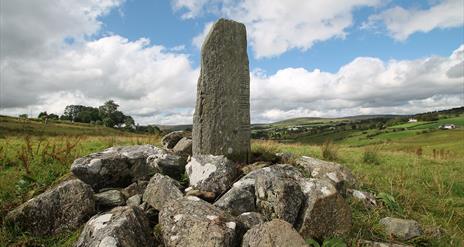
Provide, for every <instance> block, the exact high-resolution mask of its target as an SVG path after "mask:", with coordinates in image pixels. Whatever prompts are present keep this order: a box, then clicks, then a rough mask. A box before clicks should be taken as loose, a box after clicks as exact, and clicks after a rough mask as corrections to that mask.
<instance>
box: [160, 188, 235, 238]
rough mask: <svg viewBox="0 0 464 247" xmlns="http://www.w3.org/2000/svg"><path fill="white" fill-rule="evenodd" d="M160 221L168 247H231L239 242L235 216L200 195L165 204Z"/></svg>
mask: <svg viewBox="0 0 464 247" xmlns="http://www.w3.org/2000/svg"><path fill="white" fill-rule="evenodd" d="M159 220H160V224H161V231H162V235H163V240H164V244H165V245H166V247H174V246H186V247H187V246H189V247H190V246H191V247H202V246H207V247H208V246H225V247H229V246H235V245H236V242H237V233H236V230H237V229H236V228H237V225H236V222H235V220H234V218H233V217H232V216H231V215H229V214H227V213H226V212H224V211H222V210H220V209H219V208H217V207H215V206H213V205H211V204H209V203H207V202H205V201H203V200H201V199H200V198H198V197H193V196H189V197H184V198H181V199H178V200H175V201H170V202H168V203H166V204H165V205H164V207H163V208H162V209H161V211H160V215H159Z"/></svg>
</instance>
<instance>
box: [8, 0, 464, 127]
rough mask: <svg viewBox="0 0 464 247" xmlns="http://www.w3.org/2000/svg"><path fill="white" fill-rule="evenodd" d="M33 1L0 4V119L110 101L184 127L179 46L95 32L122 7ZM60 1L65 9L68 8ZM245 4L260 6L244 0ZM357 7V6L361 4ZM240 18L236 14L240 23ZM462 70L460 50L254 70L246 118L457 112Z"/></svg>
mask: <svg viewBox="0 0 464 247" xmlns="http://www.w3.org/2000/svg"><path fill="white" fill-rule="evenodd" d="M184 1H187V0H184ZM32 2H33V3H32ZM32 2H31V1H27V2H26V1H21V0H18V1H2V6H1V8H0V10H1V15H2V17H3V20H2V24H1V25H2V26H1V32H2V33H1V34H2V35H1V38H2V40H1V41H2V46H1V47H2V54H1V57H0V58H1V62H0V72H1V73H0V113H1V114H8V115H17V114H20V113H32V115H37V114H38V113H39V112H40V111H48V112H54V113H59V114H61V113H62V111H63V109H64V107H65V106H66V105H69V104H82V105H91V106H98V105H100V104H102V103H103V102H104V101H105V100H108V99H110V98H111V99H114V100H116V102H117V103H119V104H120V105H121V110H122V111H124V112H125V113H126V114H129V115H132V116H134V118H135V120H136V121H137V122H139V123H142V124H151V123H158V124H188V123H191V122H192V114H193V109H194V97H195V89H196V82H197V79H198V74H199V68H194V67H192V63H191V61H190V55H189V54H186V53H185V51H184V49H183V48H184V47H183V46H178V47H173V48H166V47H164V46H163V45H157V44H152V42H151V41H150V40H148V39H145V38H140V39H138V40H128V39H127V38H125V37H122V36H119V35H116V34H114V35H107V36H102V35H101V34H99V31H100V28H101V25H103V24H102V23H101V22H100V21H99V17H101V16H103V15H105V14H106V13H108V12H109V11H111V9H113V8H118V6H120V4H121V2H120V1H111V0H106V1H104V0H101V1H92V2H91V3H88V4H90V5H85V4H83V5H82V6H81V5H80V3H81V2H84V1H75V2H74V1H58V0H56V1H54V2H53V3H54V4H56V5H57V6H61V5H63V6H61V7H63V8H62V10H61V11H56V10H53V8H54V7H53V6H52V7H50V8H51V9H52V10H49V9H47V8H43V9H41V8H42V7H43V6H35V5H34V6H35V7H37V11H36V12H34V11H32V10H29V9H27V10H24V8H26V7H28V5H27V4H26V3H31V4H35V3H36V2H40V3H41V4H43V5H47V6H50V5H51V4H48V3H49V1H47V4H46V3H45V2H43V1H40V0H36V1H32ZM5 3H7V4H5ZM68 3H69V4H70V5H69V6H71V7H69V6H68V7H66V6H67V5H66V4H68ZM252 3H255V4H256V5H257V6H258V7H261V6H262V5H263V4H261V2H258V1H247V4H252ZM357 3H358V4H359V6H360V5H361V4H362V3H366V2H363V1H358V2H357ZM12 4H17V6H12ZM244 4H245V3H241V5H239V6H245V5H244ZM327 4H329V2H327ZM39 5H40V4H39ZM65 5H66V6H65ZM340 5H343V6H338V7H339V10H340V11H341V10H343V9H350V8H349V7H347V6H348V5H349V4H347V3H340ZM4 6H6V7H4ZM31 6H32V5H31ZM34 6H32V7H34ZM79 6H80V7H79ZM86 6H87V7H86ZM89 6H92V7H89ZM356 6H358V5H356ZM17 8H19V9H17ZM21 8H23V10H21ZM270 8H271V10H269V11H270V12H269V15H270V16H269V18H270V19H272V18H271V17H272V16H279V15H280V12H281V11H283V12H285V11H286V8H283V9H279V10H274V9H273V8H274V7H270ZM7 10H8V11H9V12H8V14H6V12H7ZM228 10H230V11H232V10H234V9H228ZM323 10H324V8H322V9H321V11H323ZM198 11H200V10H198ZM248 11H249V10H247V11H244V12H243V13H245V14H244V16H243V18H244V19H246V17H247V15H248V14H247V13H248ZM263 11H264V10H263ZM266 11H267V10H266ZM331 11H335V10H331ZM340 11H335V12H337V13H340ZM31 12H34V13H31ZM329 12H330V11H329ZM341 12H343V11H341ZM272 13H273V14H272ZM343 13H345V12H343ZM232 14H234V13H232V12H231V13H230V15H232ZM191 15H192V16H193V15H196V13H193V12H192V13H191ZM234 15H235V14H234ZM265 15H266V17H263V16H261V17H259V18H257V19H252V20H250V22H253V23H254V22H256V25H260V24H258V23H264V22H265V21H264V20H267V19H268V17H267V14H265ZM342 15H343V14H342ZM347 15H351V14H347ZM67 18H70V19H71V20H68V19H67ZM185 18H188V16H186V17H185ZM342 19H343V18H342ZM263 21H264V22H263ZM55 22H61V23H55ZM24 23H33V25H32V24H31V25H32V26H28V25H24ZM77 24H79V25H77ZM54 25H56V26H54ZM61 25H63V26H61ZM289 25H290V24H289ZM290 26H291V25H290ZM290 26H289V27H290ZM14 27H20V29H18V30H15V28H14ZM34 29H37V30H42V32H38V31H36V30H34ZM205 30H206V29H205ZM23 32H26V33H23ZM276 32H277V33H271V34H270V37H271V40H272V37H274V36H275V35H280V34H278V33H279V32H283V31H282V30H280V31H279V30H278V31H276ZM6 34H8V35H6ZM10 34H11V35H10ZM97 34H99V35H97ZM199 37H201V36H199ZM256 37H258V36H256ZM30 39H32V40H30ZM70 39H71V41H70ZM198 40H201V38H198ZM198 42H199V43H201V42H200V41H198ZM272 42H274V41H272ZM275 42H278V41H275ZM279 42H280V41H279ZM463 71H464V45H461V46H460V47H459V48H457V49H456V50H455V51H454V52H453V53H452V54H451V55H450V56H449V57H438V56H432V57H428V58H423V59H417V60H390V61H382V60H380V59H378V58H373V57H358V58H356V59H354V60H353V61H351V62H350V63H348V64H346V65H344V66H342V67H341V68H340V69H339V70H338V71H337V72H336V73H330V72H325V71H321V70H318V69H315V70H308V69H305V68H282V69H281V70H279V71H277V72H276V73H274V74H267V73H266V72H265V71H263V70H259V69H255V70H254V71H253V72H252V73H251V110H252V121H253V122H269V121H277V120H281V119H284V118H290V117H303V116H320V117H327V116H329V117H330V116H332V117H335V116H346V115H356V114H379V113H415V112H422V111H427V110H435V109H440V108H450V107H454V106H461V105H464V102H463V100H464V99H463V98H462V97H463V95H464V91H463V90H464V88H463V80H464V73H463Z"/></svg>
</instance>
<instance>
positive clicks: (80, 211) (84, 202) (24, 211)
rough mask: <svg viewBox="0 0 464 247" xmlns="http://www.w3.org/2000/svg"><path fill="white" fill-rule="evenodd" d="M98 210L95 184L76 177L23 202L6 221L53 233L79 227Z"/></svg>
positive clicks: (32, 230) (33, 231)
mask: <svg viewBox="0 0 464 247" xmlns="http://www.w3.org/2000/svg"><path fill="white" fill-rule="evenodd" d="M94 213H95V201H94V198H93V190H92V188H91V187H90V186H89V185H87V184H85V183H83V182H82V181H80V180H78V179H74V180H69V181H66V182H63V183H61V184H59V185H58V186H56V187H54V188H52V189H50V190H48V191H46V192H44V193H42V194H40V195H38V196H36V197H34V198H32V199H31V200H29V201H27V202H25V203H23V204H22V205H21V206H19V207H17V208H15V209H14V210H12V211H10V212H9V213H8V214H7V216H6V217H5V221H4V222H5V224H6V225H16V226H17V227H19V228H20V229H22V230H24V231H27V232H30V233H32V234H33V235H50V234H58V233H62V232H65V231H72V230H75V229H77V228H78V227H79V226H80V225H81V224H83V223H84V222H85V221H86V220H87V219H88V218H89V217H90V216H92V215H93V214H94Z"/></svg>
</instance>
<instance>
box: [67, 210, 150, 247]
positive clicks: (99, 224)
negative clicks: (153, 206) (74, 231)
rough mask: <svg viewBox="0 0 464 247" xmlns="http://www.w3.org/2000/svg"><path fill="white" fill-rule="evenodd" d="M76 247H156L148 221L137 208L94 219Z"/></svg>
mask: <svg viewBox="0 0 464 247" xmlns="http://www.w3.org/2000/svg"><path fill="white" fill-rule="evenodd" d="M75 246H76V247H110V246H120V247H138V246H155V242H154V239H153V236H152V234H151V229H150V226H149V224H148V219H147V217H146V216H145V214H144V213H143V212H142V210H140V209H139V208H137V207H117V208H114V209H113V210H111V211H110V212H106V213H103V214H100V215H96V216H94V217H92V218H91V219H90V220H89V221H88V222H87V224H86V225H85V227H84V229H83V231H82V233H81V235H80V237H79V239H78V240H77V243H76V244H75Z"/></svg>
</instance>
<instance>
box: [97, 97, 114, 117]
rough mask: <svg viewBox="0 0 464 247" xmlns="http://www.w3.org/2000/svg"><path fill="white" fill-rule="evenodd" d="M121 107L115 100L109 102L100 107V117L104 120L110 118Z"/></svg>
mask: <svg viewBox="0 0 464 247" xmlns="http://www.w3.org/2000/svg"><path fill="white" fill-rule="evenodd" d="M118 107H119V105H118V104H116V103H115V102H114V101H113V100H108V101H106V102H105V104H103V105H102V106H100V107H98V110H99V111H100V116H101V117H102V118H105V117H110V116H111V114H113V113H114V112H116V111H117V110H118Z"/></svg>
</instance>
